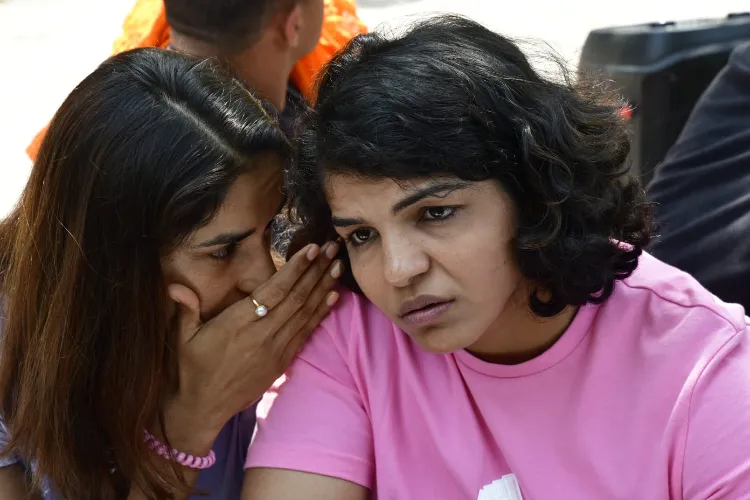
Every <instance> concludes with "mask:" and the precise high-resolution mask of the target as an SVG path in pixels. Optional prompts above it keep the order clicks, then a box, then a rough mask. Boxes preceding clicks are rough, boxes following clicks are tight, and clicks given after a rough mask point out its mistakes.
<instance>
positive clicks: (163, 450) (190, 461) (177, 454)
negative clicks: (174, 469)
mask: <svg viewBox="0 0 750 500" xmlns="http://www.w3.org/2000/svg"><path fill="white" fill-rule="evenodd" d="M146 443H147V444H148V445H149V447H150V448H151V449H152V450H153V451H154V453H156V454H157V455H159V456H160V457H162V458H165V459H167V460H174V461H175V462H177V463H178V464H180V465H182V466H184V467H188V468H190V469H197V470H203V469H208V468H209V467H211V466H212V465H214V464H215V463H216V454H215V453H214V450H211V451H210V452H209V453H208V455H206V456H205V457H194V456H193V455H188V454H187V453H183V452H181V451H179V450H175V449H173V450H172V451H171V452H170V451H169V449H168V448H167V446H166V445H165V444H163V443H162V442H161V441H159V440H158V439H156V438H155V437H154V436H153V434H151V433H150V432H148V431H146Z"/></svg>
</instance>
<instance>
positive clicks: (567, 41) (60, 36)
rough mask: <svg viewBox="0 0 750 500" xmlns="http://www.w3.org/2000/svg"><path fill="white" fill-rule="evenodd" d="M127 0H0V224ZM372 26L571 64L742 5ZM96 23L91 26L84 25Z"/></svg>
mask: <svg viewBox="0 0 750 500" xmlns="http://www.w3.org/2000/svg"><path fill="white" fill-rule="evenodd" d="M132 3H133V0H104V1H102V0H0V216H3V215H4V214H5V213H7V211H8V210H10V208H11V207H12V206H13V205H14V204H15V202H16V200H17V198H18V195H19V193H20V192H21V190H22V189H23V185H24V183H25V182H26V179H27V177H28V173H29V169H30V162H29V161H28V160H27V158H26V156H25V154H24V152H23V150H24V147H25V146H26V144H28V141H29V140H30V138H31V137H32V136H33V135H34V133H35V132H36V131H37V130H38V129H39V127H41V126H43V125H44V124H45V123H46V122H47V121H48V120H49V118H50V117H51V116H52V114H53V113H54V111H55V109H56V108H57V106H59V104H60V102H61V101H62V100H63V99H64V98H65V95H66V94H67V93H68V92H69V91H70V90H71V89H72V88H73V87H74V86H75V84H76V83H78V82H79V81H80V80H81V79H82V78H83V77H84V76H86V75H87V74H88V73H89V72H90V71H91V70H92V69H94V68H95V67H96V65H97V64H98V63H99V62H100V61H101V60H102V59H103V58H105V57H106V56H107V55H108V54H109V52H110V48H111V45H112V41H113V40H114V39H115V37H116V36H117V35H118V34H119V32H120V26H121V23H122V20H123V18H124V16H125V14H126V13H127V12H128V10H129V8H130V7H131V5H132ZM358 5H359V11H360V15H361V17H362V18H363V19H364V20H365V22H367V23H368V25H369V26H370V27H378V26H381V27H386V28H398V27H399V26H402V25H403V24H404V23H408V22H410V21H411V20H414V19H415V18H419V17H421V16H424V15H427V14H430V13H435V12H458V13H461V14H464V15H467V16H469V17H472V18H474V19H477V20H479V21H481V22H483V23H485V24H486V25H487V26H489V27H491V28H493V29H495V30H497V31H499V32H501V33H503V34H507V35H511V36H514V37H522V38H531V39H541V40H544V41H546V42H549V44H550V45H551V46H552V47H553V48H554V49H555V50H557V51H558V52H559V53H560V54H562V55H563V56H564V57H565V58H567V59H568V60H569V61H575V60H577V57H578V52H579V50H580V47H581V45H582V44H583V42H584V40H585V37H586V34H587V33H588V32H589V31H590V30H591V29H594V28H598V27H603V26H611V25H620V24H630V23H638V22H649V21H660V20H679V19H691V18H701V17H717V16H724V15H726V14H727V13H729V12H739V11H743V10H744V11H747V10H750V4H748V2H747V0H713V1H711V2H684V1H677V0H661V1H660V0H629V1H623V2H615V1H612V0H605V1H599V2H589V1H587V0H567V1H565V2H563V1H560V0H525V1H523V0H515V1H514V0H506V1H500V0H461V1H457V0H452V1H449V0H359V2H358ZM92 20H95V21H92Z"/></svg>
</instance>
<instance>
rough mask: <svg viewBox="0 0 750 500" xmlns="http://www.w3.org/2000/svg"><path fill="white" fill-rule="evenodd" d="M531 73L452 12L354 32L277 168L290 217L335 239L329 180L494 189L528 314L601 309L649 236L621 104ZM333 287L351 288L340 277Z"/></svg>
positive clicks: (501, 40) (587, 86)
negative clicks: (493, 184) (509, 223)
mask: <svg viewBox="0 0 750 500" xmlns="http://www.w3.org/2000/svg"><path fill="white" fill-rule="evenodd" d="M561 69H563V71H562V72H561V76H562V78H560V79H559V80H557V79H551V78H544V77H542V76H541V75H540V73H538V72H537V71H535V69H534V68H533V67H532V65H531V63H530V62H529V60H528V59H527V57H526V56H525V55H524V54H523V52H522V51H521V49H520V48H519V47H518V46H517V45H516V44H515V43H514V42H512V41H511V40H509V39H508V38H505V37H503V36H501V35H498V34H496V33H493V32H492V31H490V30H488V29H487V28H484V27H483V26H481V25H480V24H478V23H476V22H473V21H471V20H468V19H465V18H462V17H456V16H439V17H433V18H430V19H427V20H425V21H422V22H419V23H418V24H416V25H415V26H413V27H412V28H411V29H409V30H408V31H407V32H406V33H405V34H403V35H401V36H397V37H391V38H389V37H386V36H383V35H381V34H375V33H373V34H368V35H362V36H359V37H357V38H355V39H354V40H352V41H351V42H350V43H349V44H348V46H347V47H346V48H344V49H343V50H342V51H341V52H340V53H339V54H338V55H336V57H335V58H334V59H333V60H332V61H331V62H330V63H329V64H328V65H327V67H326V68H325V70H324V71H323V73H322V75H321V78H320V82H319V87H318V97H317V103H316V105H315V109H314V110H313V111H312V112H311V114H310V115H309V116H308V117H307V118H306V120H305V121H304V123H303V127H302V130H301V131H300V141H299V144H298V147H299V151H298V162H296V165H295V166H294V168H292V170H291V171H290V172H289V176H288V181H289V189H290V195H291V199H292V200H293V206H294V208H293V218H294V219H295V220H296V221H297V222H298V223H300V224H302V225H304V227H305V230H306V232H307V234H308V236H309V237H310V238H311V239H312V240H313V241H317V242H322V241H324V240H326V239H329V238H332V237H335V232H334V230H333V226H332V224H331V212H330V209H329V208H328V204H327V202H326V198H325V190H324V181H325V175H326V174H329V173H345V174H350V175H355V176H361V177H364V178H391V179H395V180H406V179H415V178H429V177H435V176H455V177H457V178H460V179H463V180H469V181H483V180H488V179H496V180H497V181H498V182H499V183H500V184H501V186H502V187H503V189H504V190H505V191H506V192H507V193H508V194H509V196H510V197H511V199H512V200H513V201H514V203H515V205H516V212H517V232H516V235H515V240H514V247H515V248H514V251H515V258H516V262H517V263H518V266H519V268H520V271H521V273H522V274H523V275H524V276H525V277H526V278H527V279H528V280H529V281H530V282H532V283H534V284H535V289H534V291H533V292H532V295H531V297H530V300H529V306H530V308H531V310H532V312H533V313H534V314H536V315H538V316H545V317H549V316H553V315H555V314H557V313H559V312H560V311H562V310H563V309H564V308H565V307H567V306H580V305H583V304H586V303H600V302H603V301H604V300H606V299H607V298H608V297H609V296H610V295H611V294H612V291H613V289H614V284H615V282H616V281H617V280H622V279H624V278H627V277H628V276H630V274H631V273H632V272H633V271H634V270H635V268H636V267H637V265H638V258H639V256H640V255H641V252H642V249H643V247H644V246H646V245H647V244H648V242H649V240H650V239H651V231H652V217H651V207H650V205H649V203H648V202H647V201H646V200H645V196H644V192H643V189H642V188H641V186H640V183H639V182H638V180H637V179H636V178H634V177H632V176H631V175H630V174H629V172H628V170H629V169H628V166H629V165H628V162H627V157H628V153H629V150H630V141H629V135H628V131H627V128H626V124H625V123H624V121H623V120H622V118H621V117H620V115H619V113H618V111H619V110H620V109H621V105H622V103H621V102H620V101H619V100H618V99H616V98H614V97H613V96H611V95H609V94H608V93H607V92H606V91H605V90H604V88H603V87H602V86H601V85H597V84H595V83H594V82H584V81H582V80H579V81H577V82H575V83H574V82H573V81H572V78H570V76H569V73H568V72H567V71H566V70H564V68H561ZM344 284H346V285H347V286H348V287H349V288H351V289H353V290H355V291H359V289H358V287H357V285H356V283H355V282H354V280H353V277H352V275H351V274H349V275H348V276H346V277H345V280H344Z"/></svg>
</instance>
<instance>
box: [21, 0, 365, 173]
mask: <svg viewBox="0 0 750 500" xmlns="http://www.w3.org/2000/svg"><path fill="white" fill-rule="evenodd" d="M366 32H367V29H366V27H365V25H364V23H363V22H362V21H361V20H360V19H359V18H358V17H357V12H356V6H355V3H354V0H164V1H162V0H137V2H136V4H135V6H134V7H133V9H132V11H131V12H130V14H129V15H128V17H127V18H126V20H125V23H124V27H123V33H122V35H121V36H120V37H119V38H118V39H117V41H116V42H115V44H114V51H113V53H120V52H124V51H127V50H130V49H134V48H139V47H160V48H165V49H166V48H169V49H173V50H176V51H179V52H182V53H185V54H188V55H193V56H197V57H212V58H216V59H218V60H219V61H221V62H222V64H223V65H224V66H225V67H226V68H228V69H229V70H230V71H231V72H232V73H233V74H234V75H235V76H236V77H238V78H239V79H241V80H242V81H244V82H245V84H246V85H248V87H250V88H252V89H253V90H254V91H255V92H256V93H257V94H259V95H260V96H261V97H263V98H265V99H266V100H268V101H269V102H271V103H272V104H273V105H274V106H276V108H277V109H278V110H279V111H281V112H282V113H283V114H282V115H281V124H282V128H283V129H284V130H285V131H286V132H287V133H288V132H289V131H290V123H291V121H292V120H293V118H294V117H295V116H296V115H297V114H298V113H299V111H300V109H301V108H303V107H304V106H305V105H306V104H307V103H309V102H312V101H313V100H314V87H315V75H316V74H317V72H318V70H319V69H320V68H321V67H322V66H323V65H324V64H325V63H326V62H328V60H329V59H330V58H331V57H332V56H333V54H334V53H335V52H336V51H337V50H338V49H339V48H341V47H343V46H344V45H345V44H346V43H347V42H348V41H349V40H350V39H351V38H353V37H354V36H356V35H358V34H362V33H366ZM45 132H46V129H45V130H42V131H41V132H40V133H39V134H37V136H36V138H35V139H34V141H33V142H32V143H31V145H30V146H29V147H28V148H27V153H28V154H29V156H30V157H31V159H32V160H33V159H35V158H36V153H37V151H38V150H39V146H40V144H41V141H42V140H43V138H44V134H45Z"/></svg>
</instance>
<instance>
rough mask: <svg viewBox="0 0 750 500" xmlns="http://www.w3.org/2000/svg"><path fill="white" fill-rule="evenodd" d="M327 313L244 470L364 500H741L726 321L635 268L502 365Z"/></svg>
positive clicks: (749, 431) (748, 464) (743, 337)
mask: <svg viewBox="0 0 750 500" xmlns="http://www.w3.org/2000/svg"><path fill="white" fill-rule="evenodd" d="M749 286H750V285H749ZM342 298H343V301H342V303H341V306H340V307H339V308H338V309H337V310H336V312H335V313H333V314H331V316H330V317H329V318H328V319H327V320H326V321H325V322H324V324H323V325H322V326H321V327H320V329H319V331H318V332H317V333H316V334H314V336H313V338H312V340H311V341H310V342H309V345H308V346H307V347H306V348H305V349H304V351H303V352H302V354H301V355H300V357H299V359H298V360H297V361H296V362H295V364H294V365H293V367H292V369H291V370H290V372H289V375H288V378H287V380H286V382H285V383H283V384H281V388H280V390H279V393H278V395H277V396H275V395H274V394H272V393H269V394H268V395H267V396H266V398H265V400H264V404H262V405H261V407H259V430H258V433H257V435H256V437H255V440H254V442H253V444H252V445H251V447H250V453H249V456H248V459H247V462H246V467H274V468H282V469H293V470H299V471H306V472H312V473H317V474H322V475H327V476H334V477H338V478H342V479H346V480H349V481H353V482H355V483H358V484H360V485H363V486H365V487H367V488H370V489H372V490H373V491H374V492H375V495H373V497H376V498H378V499H380V500H397V499H398V500H416V499H419V500H422V499H424V500H428V499H429V500H439V499H445V500H456V499H471V500H473V499H475V498H477V499H479V500H483V499H485V498H487V499H493V500H496V499H517V498H519V497H520V496H519V495H518V494H516V495H515V496H514V495H513V494H510V493H503V494H497V495H494V496H493V495H492V494H491V493H489V490H492V489H495V490H501V489H505V490H507V491H510V490H512V489H513V488H515V483H516V482H517V484H518V485H519V486H520V493H521V495H522V498H523V499H524V500H529V499H531V500H547V499H555V500H557V499H563V500H568V499H570V500H603V499H606V500H612V499H623V500H635V499H637V500H652V499H653V500H657V499H659V500H661V499H667V498H669V499H689V500H698V499H701V500H703V499H709V498H710V499H719V498H721V499H749V498H750V344H749V343H748V342H749V341H750V340H749V339H748V329H747V322H746V318H745V316H744V313H743V310H742V308H741V307H739V306H736V305H727V304H724V303H722V302H720V301H719V300H718V299H716V298H715V297H714V296H713V295H711V294H710V293H709V292H707V291H706V290H705V289H703V288H702V287H701V286H700V285H698V283H697V282H696V281H694V280H693V279H692V278H691V277H690V276H688V275H687V274H684V273H682V272H680V271H677V270H676V269H674V268H672V267H669V266H667V265H666V264H664V263H662V262H660V261H658V260H656V259H655V258H653V257H651V256H648V255H644V256H643V257H642V258H641V262H640V266H639V268H638V270H637V271H636V272H635V273H634V274H633V276H631V277H630V278H629V279H627V280H626V281H624V282H621V283H618V284H617V286H616V289H615V292H614V294H613V296H612V297H611V298H610V299H609V300H608V301H607V302H606V303H605V304H602V305H599V306H596V305H589V306H586V307H583V308H581V309H580V310H579V312H578V314H577V315H576V317H575V319H574V321H573V323H572V324H571V326H570V328H569V329H568V330H567V331H566V332H565V334H564V335H563V336H562V337H561V338H560V340H559V341H558V342H557V343H556V344H555V345H554V346H553V347H552V348H550V349H549V350H548V351H547V352H545V353H544V354H542V355H541V356H539V357H537V358H535V359H533V360H531V361H528V362H526V363H522V364H519V365H514V366H508V365H496V364H489V363H485V362H483V361H480V360H478V359H476V358H474V357H473V356H471V355H470V354H469V353H467V352H464V351H461V352H456V353H453V354H447V355H438V354H432V353H429V352H426V351H424V350H422V349H421V348H419V347H418V346H417V345H416V344H415V343H414V342H412V341H411V340H410V339H409V337H407V336H406V334H404V333H403V332H401V331H400V330H399V329H398V328H397V327H395V326H394V325H393V324H392V323H391V322H390V321H388V319H387V318H386V317H385V316H384V315H383V314H382V313H381V312H380V311H379V310H378V309H376V308H375V307H374V306H373V305H372V304H370V303H368V302H367V301H366V300H365V299H364V298H362V297H358V296H353V295H348V296H347V295H345V296H343V297H342ZM268 406H271V409H270V412H268V414H267V416H266V411H268ZM496 481H498V482H497V483H496ZM493 483H495V484H494V486H489V485H492V484H493ZM507 485H511V486H509V487H506V486H507Z"/></svg>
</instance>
